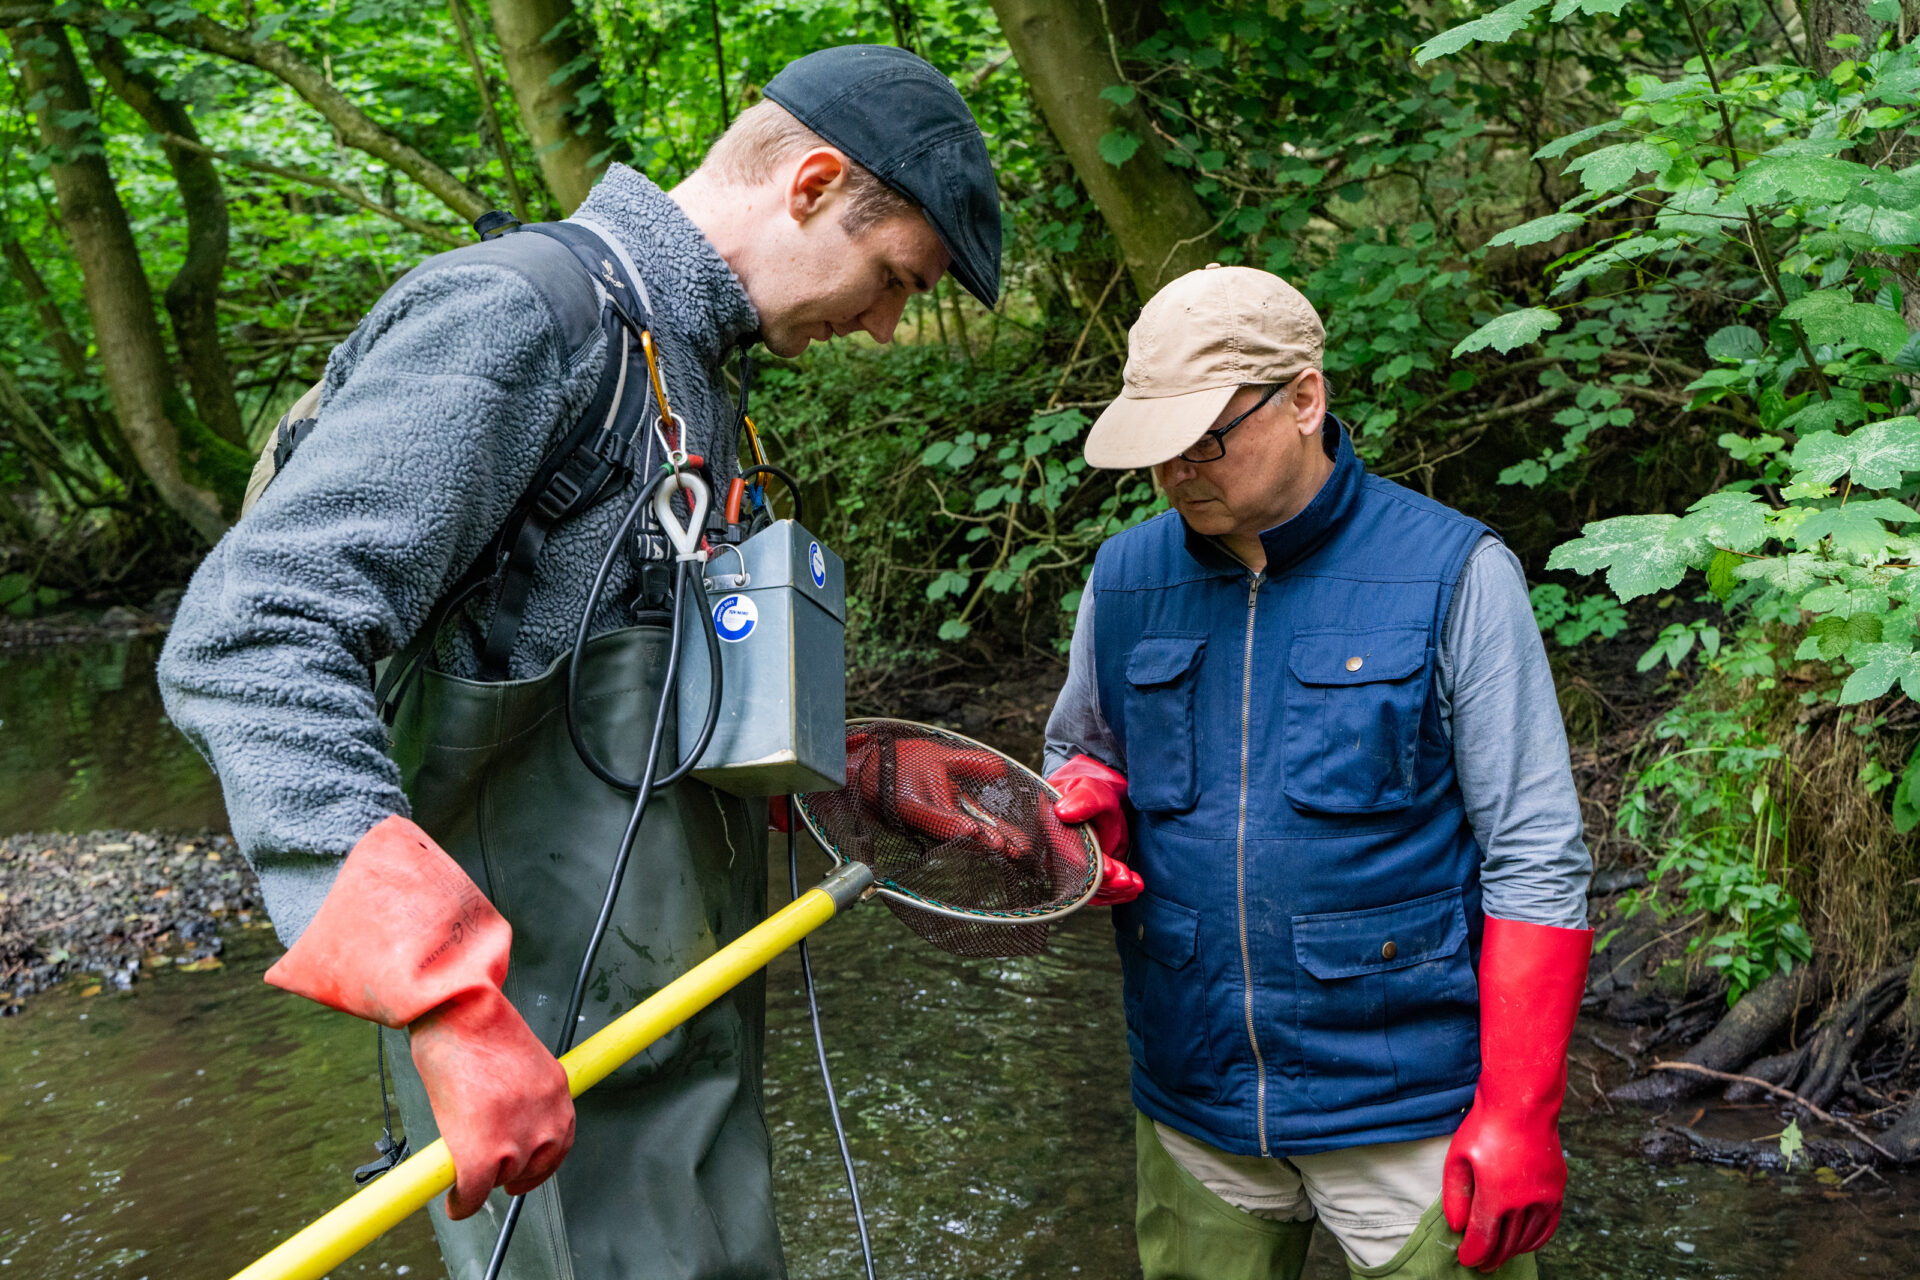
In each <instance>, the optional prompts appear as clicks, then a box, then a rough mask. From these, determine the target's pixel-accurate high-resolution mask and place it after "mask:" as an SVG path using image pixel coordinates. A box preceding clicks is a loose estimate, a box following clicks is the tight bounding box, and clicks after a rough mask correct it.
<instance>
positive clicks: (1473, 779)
mask: <svg viewBox="0 0 1920 1280" xmlns="http://www.w3.org/2000/svg"><path fill="white" fill-rule="evenodd" d="M1093 601H1094V595H1093V592H1091V591H1088V592H1087V593H1086V594H1085V595H1083V596H1081V598H1080V612H1079V615H1078V617H1077V618H1076V619H1075V621H1074V629H1073V648H1072V651H1071V654H1070V656H1069V658H1068V664H1067V682H1066V685H1065V687H1064V688H1062V689H1061V691H1060V697H1059V700H1058V701H1056V702H1055V703H1054V707H1053V714H1052V715H1051V716H1050V717H1049V718H1048V720H1047V750H1046V771H1047V772H1048V773H1049V774H1051V773H1052V772H1053V771H1054V770H1055V769H1057V768H1059V767H1060V766H1061V765H1063V764H1065V763H1066V762H1067V761H1068V760H1069V759H1070V758H1071V757H1073V756H1075V755H1080V754H1085V755H1090V756H1092V757H1094V758H1095V759H1097V760H1101V761H1104V762H1105V763H1107V764H1108V765H1110V766H1112V767H1113V768H1115V769H1118V770H1120V771H1121V772H1122V773H1125V772H1126V768H1127V762H1126V753H1125V751H1124V749H1123V748H1122V745H1121V744H1120V743H1119V742H1118V741H1116V740H1115V738H1114V734H1113V730H1112V728H1111V727H1110V726H1109V725H1108V724H1107V721H1106V717H1105V716H1103V715H1102V714H1101V712H1100V690H1099V686H1098V684H1097V682H1096V680H1095V677H1094V666H1093V613H1094V603H1093ZM1437 656H1438V666H1439V669H1438V671H1437V672H1436V683H1437V692H1438V696H1439V699H1440V722H1441V726H1442V728H1443V729H1444V730H1445V732H1446V733H1447V734H1448V735H1449V736H1450V737H1451V739H1452V741H1453V764H1454V772H1455V774H1456V775H1457V776H1458V778H1459V781H1460V794H1461V796H1462V798H1463V799H1464V800H1465V802H1466V810H1467V822H1468V823H1469V825H1471V826H1472V828H1473V835H1474V839H1476V840H1477V841H1479V843H1480V848H1481V850H1482V861H1481V864H1480V885H1481V889H1482V891H1483V893H1484V895H1485V896H1484V899H1483V905H1484V906H1485V909H1486V912H1487V914H1488V915H1491V916H1498V917H1499V918H1501V919H1503V920H1518V921H1521V922H1523V923H1526V924H1542V925H1551V926H1555V927H1558V928H1564V929H1577V928H1583V927H1585V925H1586V922H1587V896H1586V895H1587V881H1588V879H1589V877H1590V876H1591V875H1592V871H1593V860H1592V858H1591V857H1590V856H1589V855H1588V853H1587V846H1586V842H1585V840H1584V839H1583V838H1582V824H1581V818H1580V799H1579V796H1578V795H1577V794H1576V792H1575V790H1574V786H1573V770H1572V768H1571V766H1570V764H1569V762H1568V758H1567V732H1566V728H1565V726H1564V725H1563V723H1562V722H1561V719H1560V703H1559V700H1558V699H1557V698H1556V697H1555V696H1554V690H1553V674H1552V672H1551V671H1549V670H1548V667H1547V651H1546V647H1545V645H1544V644H1543V643H1542V642H1541V639H1540V630H1539V627H1538V626H1536V625H1535V623H1534V620H1533V607H1532V605H1531V604H1530V603H1529V601H1528V599H1527V580H1526V575H1525V573H1523V572H1522V570H1521V568H1520V561H1519V559H1518V558H1517V557H1516V556H1515V555H1514V554H1513V552H1511V551H1509V550H1508V549H1507V547H1506V546H1505V544H1503V543H1502V542H1501V541H1500V540H1499V539H1498V538H1494V537H1492V536H1486V537H1482V538H1481V539H1480V541H1479V543H1478V544H1476V545H1475V546H1474V549H1473V551H1472V553H1471V554H1470V555H1469V556H1468V557H1467V565H1466V568H1465V569H1464V570H1462V572H1461V575H1460V583H1459V586H1458V587H1457V588H1456V589H1455V591H1454V596H1453V605H1452V609H1451V611H1450V612H1449V613H1448V615H1447V625H1446V628H1445V630H1444V631H1443V632H1442V633H1441V637H1440V652H1439V654H1438V655H1437Z"/></svg>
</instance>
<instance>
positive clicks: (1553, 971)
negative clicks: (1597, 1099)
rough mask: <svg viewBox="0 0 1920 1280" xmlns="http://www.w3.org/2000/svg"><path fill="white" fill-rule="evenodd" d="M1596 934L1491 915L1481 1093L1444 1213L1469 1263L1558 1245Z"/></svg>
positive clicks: (1453, 1149)
mask: <svg viewBox="0 0 1920 1280" xmlns="http://www.w3.org/2000/svg"><path fill="white" fill-rule="evenodd" d="M1592 951H1593V930H1591V929H1555V928H1551V927H1549V926H1547V925H1539V924H1521V923H1519V922H1517V921H1513V920H1496V919H1495V918H1494V917H1492V916H1488V917H1487V931H1486V936H1485V938H1484V940H1483V941H1482V943H1481V946H1480V1062H1481V1067H1480V1087H1479V1089H1478V1090H1477V1091H1476V1092H1475V1093H1474V1097H1473V1108H1472V1109H1471V1110H1470V1111H1468V1112H1467V1118H1466V1121H1465V1122H1464V1123H1463V1124H1461V1126H1460V1129H1459V1132H1457V1133H1455V1134H1454V1135H1453V1144H1452V1145H1451V1146H1449V1147H1448V1148H1447V1162H1446V1170H1445V1173H1444V1175H1443V1178H1442V1182H1441V1192H1440V1207H1441V1211H1442V1212H1443V1213H1445V1214H1446V1216H1447V1226H1449V1227H1450V1228H1452V1229H1453V1230H1455V1231H1459V1232H1462V1233H1463V1234H1464V1238H1463V1239H1462V1240H1461V1241H1460V1265H1462V1266H1465V1267H1472V1268H1474V1269H1475V1270H1477V1271H1494V1270H1497V1269H1498V1268H1499V1267H1500V1266H1501V1265H1502V1264H1504V1263H1505V1262H1506V1261H1507V1260H1508V1259H1509V1258H1513V1257H1515V1256H1517V1255H1519V1254H1523V1253H1532V1252H1533V1251H1534V1250H1536V1249H1538V1248H1540V1246H1541V1245H1544V1244H1545V1243H1546V1242H1547V1241H1548V1240H1550V1239H1552V1238H1553V1233H1554V1229H1555V1228H1557V1227H1558V1226H1559V1225H1560V1206H1561V1203H1562V1202H1563V1201H1564V1200H1565V1199H1566V1193H1567V1161H1566V1158H1565V1157H1564V1156H1563V1155H1561V1153H1560V1103H1561V1100H1562V1099H1563V1098H1564V1097H1565V1096H1566V1092H1567V1046H1568V1045H1569V1044H1570V1043H1571V1042H1572V1040H1573V1022H1574V1019H1575V1018H1576V1017H1577V1016H1578V1015H1579V1013H1580V997H1581V995H1582V994H1583V993H1584V992H1585V990H1586V986H1587V959H1588V957H1589V956H1590V955H1591V954H1592Z"/></svg>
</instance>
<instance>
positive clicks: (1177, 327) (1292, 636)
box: [1047, 266, 1592, 1280]
mask: <svg viewBox="0 0 1920 1280" xmlns="http://www.w3.org/2000/svg"><path fill="white" fill-rule="evenodd" d="M1323 345H1324V332H1323V329H1322V326H1321V323H1320V318H1319V316H1318V315H1317V314H1316V313H1315V312H1314V310H1313V308H1312V306H1311V305H1309V304H1308V302H1307V300H1306V299H1305V298H1304V297H1302V296H1301V295H1300V294H1299V293H1298V292H1297V291H1295V290H1294V289H1293V288H1291V287H1290V286H1289V285H1287V284H1286V283H1285V282H1284V281H1282V280H1280V279H1279V278H1278V277H1275V276H1273V275H1269V274H1268V273H1266V272H1263V271H1255V270H1251V269H1248V268H1245V267H1219V266H1215V267H1209V268H1207V269H1205V270H1202V271H1196V272H1192V273H1190V274H1188V275H1186V276H1183V277H1182V278H1180V279H1179V280H1176V281H1174V282H1173V283H1172V284H1170V285H1168V286H1167V287H1166V288H1165V289H1164V290H1162V291H1161V293H1160V294H1159V295H1158V296H1156V297H1155V298H1154V299H1153V300H1152V301H1151V302H1150V303H1148V304H1147V307H1146V309H1145V310H1144V311H1143V312H1142V314H1141V316H1140V320H1139V323H1138V324H1136V325H1135V326H1134V328H1133V331H1132V334H1131V337H1130V340H1129V351H1128V361H1127V368H1126V377H1125V384H1126V385H1125V389H1124V390H1123V392H1122V393H1121V396H1120V398H1119V399H1118V400H1116V401H1114V403H1113V404H1112V405H1111V406H1110V407H1109V408H1108V409H1107V410H1106V412H1105V413H1103V414H1102V415H1101V418H1100V420H1099V421H1098V422H1097V423H1095V424H1094V427H1093V430H1092V431H1091V433H1090V434H1089V435H1088V437H1087V442H1086V458H1087V461H1088V463H1089V464H1091V465H1093V466H1096V467H1111V468H1127V467H1150V468H1152V470H1153V475H1154V479H1155V482H1156V484H1158V486H1159V487H1160V489H1161V490H1162V491H1163V492H1164V493H1165V494H1166V495H1167V498H1168V500H1169V502H1170V503H1171V505H1172V507H1173V510H1171V511H1169V512H1167V513H1166V514H1164V515H1162V516H1159V517H1158V518H1156V519H1154V520H1150V521H1148V522H1147V523H1145V524H1143V525H1141V526H1139V527H1137V528H1134V529H1131V530H1128V531H1127V532H1125V533H1122V534H1120V535H1119V536H1117V537H1115V538H1113V539H1111V540H1110V541H1109V542H1107V544H1106V545H1105V546H1103V547H1102V548H1101V549H1100V553H1099V556H1098V557H1097V559H1096V560H1095V564H1094V569H1093V575H1092V577H1091V579H1090V580H1089V582H1088V584H1087V589H1086V592H1085V595H1084V596H1083V597H1082V600H1081V606H1080V614H1079V619H1078V623H1077V625H1076V627H1075V630H1074V635H1073V649H1072V656H1071V663H1070V671H1069V675H1068V680H1067V685H1066V688H1065V689H1064V690H1063V691H1062V693H1061V696H1060V699H1059V702H1058V704H1057V705H1056V706H1055V708H1054V711H1053V715H1052V718H1051V720H1050V721H1049V723H1048V728H1047V738H1048V743H1047V759H1048V765H1049V769H1050V772H1051V774H1052V779H1053V781H1054V783H1055V785H1056V786H1057V787H1059V788H1060V789H1061V791H1062V793H1063V798H1062V799H1061V801H1060V803H1059V812H1060V815H1061V816H1062V817H1063V818H1065V819H1067V820H1069V821H1076V822H1078V821H1092V822H1094V823H1095V824H1096V829H1097V830H1099V831H1101V832H1102V834H1103V836H1104V841H1105V843H1106V845H1107V847H1108V848H1109V851H1117V852H1119V853H1120V854H1121V855H1122V857H1123V859H1124V860H1125V861H1126V862H1127V863H1128V864H1129V865H1130V868H1131V870H1126V871H1121V870H1116V871H1115V872H1114V874H1113V876H1112V877H1111V879H1110V885H1109V888H1108V890H1107V893H1108V896H1109V898H1113V899H1121V898H1127V897H1128V895H1129V893H1135V892H1137V896H1133V897H1131V898H1130V900H1127V901H1125V902H1124V903H1123V904H1122V905H1120V906H1117V907H1116V909H1115V911H1114V913H1113V914H1114V926H1115V931H1116V936H1117V939H1118V944H1119V949H1120V959H1121V967H1122V971H1123V975H1124V977H1123V982H1124V997H1125V1006H1126V1020H1127V1039H1128V1045H1129V1047H1130V1049H1131V1051H1132V1056H1133V1099H1134V1104H1135V1106H1136V1108H1137V1109H1138V1119H1137V1126H1136V1144H1137V1149H1138V1158H1139V1202H1138V1214H1137V1220H1136V1228H1137V1232H1138V1237H1139V1246H1140V1258H1141V1264H1142V1266H1143V1268H1144V1270H1145V1273H1146V1276H1147V1277H1148V1280H1161V1278H1163V1277H1191V1278H1193V1280H1202V1278H1204V1280H1240V1278H1241V1277H1245V1278H1247V1280H1253V1278H1254V1277H1263V1278H1264V1277H1297V1276H1298V1275H1299V1274H1300V1271H1301V1266H1302V1263H1303V1260H1304V1258H1305V1255H1306V1250H1307V1243H1308V1239H1309V1237H1310V1235H1311V1233H1312V1230H1313V1221H1314V1219H1315V1218H1316V1217H1317V1218H1318V1219H1319V1221H1320V1222H1321V1223H1322V1224H1323V1225H1324V1226H1325V1227H1326V1228H1327V1229H1328V1230H1329V1231H1331V1232H1332V1233H1333V1235H1334V1237H1335V1238H1336V1239H1337V1240H1338V1241H1339V1242H1340V1244H1341V1246H1342V1247H1343V1248H1344V1250H1345V1251H1346V1254H1347V1257H1348V1260H1349V1263H1350V1266H1351V1269H1352V1272H1353V1274H1354V1275H1356V1276H1395V1277H1401V1278H1402V1280H1415V1278H1426V1277H1441V1276H1457V1275H1463V1274H1465V1269H1466V1268H1475V1269H1479V1270H1482V1271H1489V1272H1493V1273H1495V1274H1498V1275H1502V1276H1509V1277H1514V1276H1532V1275H1533V1274H1534V1266H1533V1259H1532V1257H1531V1253H1532V1251H1533V1250H1536V1249H1538V1248H1539V1247H1540V1246H1541V1245H1542V1244H1544V1243H1546V1241H1547V1239H1548V1238H1549V1237H1550V1236H1551V1235H1552V1234H1553V1231H1554V1228H1555V1226H1556V1225H1557V1223H1558V1221H1559V1215H1560V1206H1561V1199H1562V1196H1563V1193H1564V1188H1565V1185H1566V1165H1565V1163H1564V1161H1563V1159H1562V1157H1561V1154H1560V1141H1559V1136H1558V1132H1557V1120H1558V1115H1559V1109H1560V1102H1561V1097H1562V1094H1563V1092H1564V1089H1565V1083H1566V1053H1567V1044H1568V1040H1569V1038H1570V1036H1571V1034H1572V1029H1573V1023H1574V1017H1575V1014H1576V1012H1577V1010H1578V1008H1579V1001H1580V994H1581V990H1582V987H1583V984H1584V980H1585V976H1586V966H1587V957H1588V952H1589V949H1590V946H1591V938H1592V935H1591V933H1590V932H1589V931H1588V930H1587V929H1586V928H1585V927H1584V926H1585V923H1586V911H1585V889H1586V884H1587V877H1588V873H1589V866H1590V863H1589V858H1588V855H1587V852H1586V849H1585V846H1584V845H1583V844H1582V841H1581V826H1580V812H1579V806H1578V803H1577V801H1576V797H1575V794H1574V788H1573V780H1572V776H1571V773H1570V770H1569V768H1568V761H1567V746H1566V737H1565V733H1564V730H1563V729H1562V727H1561V723H1560V718H1559V708H1558V706H1557V705H1556V702H1555V698H1554V692H1553V683H1552V679H1551V677H1550V675H1549V673H1548V669H1547V662H1546V654H1545V652H1544V650H1543V648H1542V646H1541V642H1540V637H1539V633H1538V631H1537V630H1536V628H1535V626H1534V623H1533V618H1532V612H1531V610H1530V608H1529V606H1528V601H1527V587H1526V582H1525V579H1524V577H1523V576H1522V574H1521V570H1520V565H1519V562H1518V561H1517V560H1516V559H1515V558H1514V556H1513V555H1512V553H1511V552H1509V551H1508V550H1507V549H1506V548H1505V547H1504V546H1503V545H1501V543H1500V542H1499V541H1498V540H1497V539H1496V538H1494V537H1493V536H1492V535H1491V534H1489V533H1488V531H1487V530H1486V528H1485V527H1484V526H1482V525H1480V524H1479V523H1477V522H1476V521H1473V520H1470V519H1468V518H1466V517H1465V516H1462V515H1460V514H1459V513H1457V512H1454V511H1452V510H1449V509H1448V508H1446V507H1444V506H1441V505H1440V504H1439V503H1437V502H1434V501H1432V500H1430V499H1428V498H1425V497H1422V496H1420V495H1418V494H1415V493H1411V492H1409V491H1408V490H1406V489H1403V488H1401V487H1400V486H1398V485H1396V484H1393V483H1391V482H1389V481H1386V480H1382V479H1380V478H1378V477H1376V476H1369V475H1368V474H1367V472H1366V468H1365V467H1364V466H1363V465H1362V464H1361V463H1360V461H1359V459H1358V458H1357V457H1355V455H1354V451H1353V443H1352V441H1351V439H1349V437H1348V435H1347V433H1346V431H1345V430H1344V429H1343V428H1342V427H1341V425H1340V423H1339V421H1338V419H1336V418H1335V417H1334V416H1333V415H1332V414H1330V413H1329V412H1328V411H1327V383H1326V379H1325V378H1324V377H1323V376H1322V373H1321V353H1322V348H1323ZM1135 873H1137V877H1136V876H1135ZM1130 878H1137V880H1138V881H1143V882H1144V886H1145V887H1144V891H1143V892H1140V891H1138V890H1137V886H1129V885H1127V884H1126V883H1125V881H1127V880H1128V879H1130ZM1460 1232H1464V1239H1463V1238H1462V1236H1461V1235H1460V1234H1456V1233H1460Z"/></svg>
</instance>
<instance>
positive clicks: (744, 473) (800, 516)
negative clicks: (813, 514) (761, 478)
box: [740, 462, 807, 524]
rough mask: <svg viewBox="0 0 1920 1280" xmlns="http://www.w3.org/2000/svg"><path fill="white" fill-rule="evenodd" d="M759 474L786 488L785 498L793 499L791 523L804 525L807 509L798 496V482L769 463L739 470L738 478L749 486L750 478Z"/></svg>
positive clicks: (803, 501)
mask: <svg viewBox="0 0 1920 1280" xmlns="http://www.w3.org/2000/svg"><path fill="white" fill-rule="evenodd" d="M761 472H765V473H766V474H767V475H770V476H772V477H773V478H774V479H776V480H778V481H779V482H780V483H781V484H783V485H785V486H787V496H788V497H789V498H792V499H793V522H794V523H795V524H805V523H806V522H807V516H806V511H807V508H806V502H805V500H804V499H803V498H801V496H800V482H799V481H798V480H795V479H794V478H793V476H792V475H790V474H789V473H787V472H785V471H782V470H781V469H780V468H779V467H776V466H774V465H773V464H772V463H771V462H762V463H760V464H759V465H757V466H752V467H742V468H741V469H740V478H741V479H742V480H745V481H747V482H748V483H749V484H751V483H752V478H753V477H754V476H755V475H758V474H760V473H761Z"/></svg>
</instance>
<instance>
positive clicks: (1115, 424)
mask: <svg viewBox="0 0 1920 1280" xmlns="http://www.w3.org/2000/svg"><path fill="white" fill-rule="evenodd" d="M1326 345H1327V332H1326V328H1325V327H1324V326H1323V325H1322V324H1321V323H1320V313H1319V312H1317V311H1315V310H1314V309H1313V304H1312V303H1310V302H1308V301H1307V300H1306V298H1305V297H1304V296H1303V295H1302V294H1301V292H1300V291H1299V290H1298V289H1296V288H1294V287H1293V286H1292V285H1290V284H1288V283H1287V282H1286V281H1285V280H1282V279H1281V278H1280V277H1279V276H1276V275H1274V274H1272V273H1271V272H1267V271H1260V270H1257V269H1255V268H1253V267H1223V266H1221V265H1220V264H1219V263H1217V262H1215V263H1211V264H1209V265H1208V266H1206V267H1203V268H1202V269H1200V270H1199V271H1189V272H1187V274H1186V275H1183V276H1181V277H1180V278H1179V279H1178V280H1175V281H1174V282H1173V283H1171V284H1169V285H1168V286H1167V287H1166V288H1164V289H1162V290H1161V291H1160V292H1159V293H1156V294H1154V295H1153V299H1152V301H1150V302H1148V303H1147V305H1146V306H1145V307H1144V308H1143V309H1142V310H1141V312H1140V319H1139V320H1137V321H1135V322H1134V326H1133V328H1132V330H1131V331H1130V332H1129V333H1128V334H1127V367H1126V372H1125V373H1124V374H1123V375H1122V379H1123V382H1124V385H1123V386H1122V388H1121V391H1120V398H1119V399H1118V400H1115V401H1114V402H1113V403H1112V404H1110V405H1108V406H1107V407H1106V410H1105V412H1103V413H1102V414H1101V415H1100V420H1099V421H1098V422H1095V423H1094V424H1093V429H1092V430H1091V431H1089V432H1087V443H1086V450H1085V452H1086V458H1087V465H1088V466H1093V467H1108V468H1111V469H1114V470H1124V469H1126V468H1129V467H1150V466H1153V465H1154V464H1156V463H1160V462H1165V461H1167V459H1169V458H1172V457H1175V456H1177V455H1178V454H1181V453H1183V452H1185V451H1186V450H1187V449H1189V448H1191V447H1192V445H1193V443H1194V441H1196V440H1198V439H1199V438H1200V437H1201V436H1203V435H1205V434H1206V433H1207V428H1209V427H1211V426H1212V425H1213V420H1214V419H1215V418H1217V417H1219V416H1220V411H1221V410H1222V409H1224V408H1226V407H1227V401H1229V400H1231V399H1233V393H1234V392H1235V391H1237V390H1239V389H1240V388H1241V387H1244V386H1250V385H1262V384H1267V383H1275V382H1287V381H1290V380H1291V379H1293V378H1294V377H1295V376H1297V375H1298V374H1300V373H1301V372H1302V371H1304V370H1307V369H1318V368H1319V367H1320V362H1321V357H1322V355H1323V354H1324V352H1325V350H1326Z"/></svg>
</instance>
